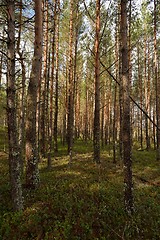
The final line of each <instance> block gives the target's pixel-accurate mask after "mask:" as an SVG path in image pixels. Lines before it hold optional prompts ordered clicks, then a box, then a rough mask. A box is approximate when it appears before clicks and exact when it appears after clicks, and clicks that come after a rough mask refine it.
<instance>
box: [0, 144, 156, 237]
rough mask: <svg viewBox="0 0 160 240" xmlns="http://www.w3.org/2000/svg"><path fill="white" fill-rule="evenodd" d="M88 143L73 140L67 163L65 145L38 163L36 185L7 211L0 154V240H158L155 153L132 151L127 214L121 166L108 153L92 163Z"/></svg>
mask: <svg viewBox="0 0 160 240" xmlns="http://www.w3.org/2000/svg"><path fill="white" fill-rule="evenodd" d="M91 150H92V146H91V143H90V144H88V145H87V144H85V143H83V142H78V143H76V144H75V149H74V156H73V161H72V163H71V164H70V165H69V164H68V162H69V158H68V156H67V155H66V149H65V148H64V147H62V146H60V148H59V154H58V155H57V157H56V158H53V159H52V169H50V170H48V169H47V160H46V159H43V161H42V162H41V163H40V166H39V169H40V186H39V188H38V189H37V190H34V191H33V190H32V191H29V190H27V189H23V196H24V210H23V211H22V212H19V213H13V212H12V209H11V199H10V194H9V174H8V161H7V154H5V153H2V152H0V239H2V240H20V239H22V240H26V239H37V240H38V239H39V240H42V239H44V240H52V239H55V240H78V239H79V240H92V239H97V240H98V239H100V240H105V239H106V240H107V239H111V240H118V239H123V240H129V239H133V240H138V239H139V240H142V239H144V240H158V239H160V164H159V162H157V161H156V160H155V151H153V150H151V151H149V152H148V151H145V150H144V151H137V150H134V151H133V181H134V205H135V212H134V214H133V216H127V214H126V213H125V210H124V204H123V167H122V163H121V162H120V161H119V160H118V159H117V163H116V164H114V163H113V160H112V151H110V154H109V150H102V153H101V164H100V165H96V164H95V163H94V162H93V155H92V151H91Z"/></svg>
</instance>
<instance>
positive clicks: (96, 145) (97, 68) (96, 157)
mask: <svg viewBox="0 0 160 240" xmlns="http://www.w3.org/2000/svg"><path fill="white" fill-rule="evenodd" d="M99 44H100V0H96V35H95V109H94V140H93V146H94V161H95V162H96V163H100V61H99V55H100V54H99Z"/></svg>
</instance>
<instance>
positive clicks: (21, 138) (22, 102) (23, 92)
mask: <svg viewBox="0 0 160 240" xmlns="http://www.w3.org/2000/svg"><path fill="white" fill-rule="evenodd" d="M22 7H23V3H22V0H21V1H20V13H19V32H18V40H17V53H18V55H19V58H20V64H21V68H22V90H21V93H20V95H21V96H20V125H19V146H20V153H21V159H22V161H21V169H22V173H23V171H24V154H25V101H26V88H25V84H26V67H25V63H24V56H23V52H22V51H21V50H20V42H21V32H22Z"/></svg>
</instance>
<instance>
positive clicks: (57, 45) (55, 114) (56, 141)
mask: <svg viewBox="0 0 160 240" xmlns="http://www.w3.org/2000/svg"><path fill="white" fill-rule="evenodd" d="M57 8H58V10H57V11H58V13H57V22H56V74H55V112H54V153H57V152H58V139H57V138H58V72H59V71H58V70H59V17H60V16H59V14H60V12H59V11H60V2H59V1H57Z"/></svg>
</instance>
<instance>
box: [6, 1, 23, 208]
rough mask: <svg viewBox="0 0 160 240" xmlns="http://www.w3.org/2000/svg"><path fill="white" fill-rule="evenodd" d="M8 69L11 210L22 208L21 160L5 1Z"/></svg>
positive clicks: (10, 14) (11, 25) (10, 15)
mask: <svg viewBox="0 0 160 240" xmlns="http://www.w3.org/2000/svg"><path fill="white" fill-rule="evenodd" d="M6 6H7V9H6V10H7V23H8V45H7V47H8V67H7V119H8V142H9V172H10V184H11V197H12V204H13V210H14V211H18V210H21V209H22V208H23V201H22V186H21V168H20V166H21V165H20V164H21V159H20V157H21V156H20V149H19V144H18V134H17V132H18V129H17V123H16V102H15V101H16V91H15V80H16V78H15V1H13V0H10V1H7V5H6Z"/></svg>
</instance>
